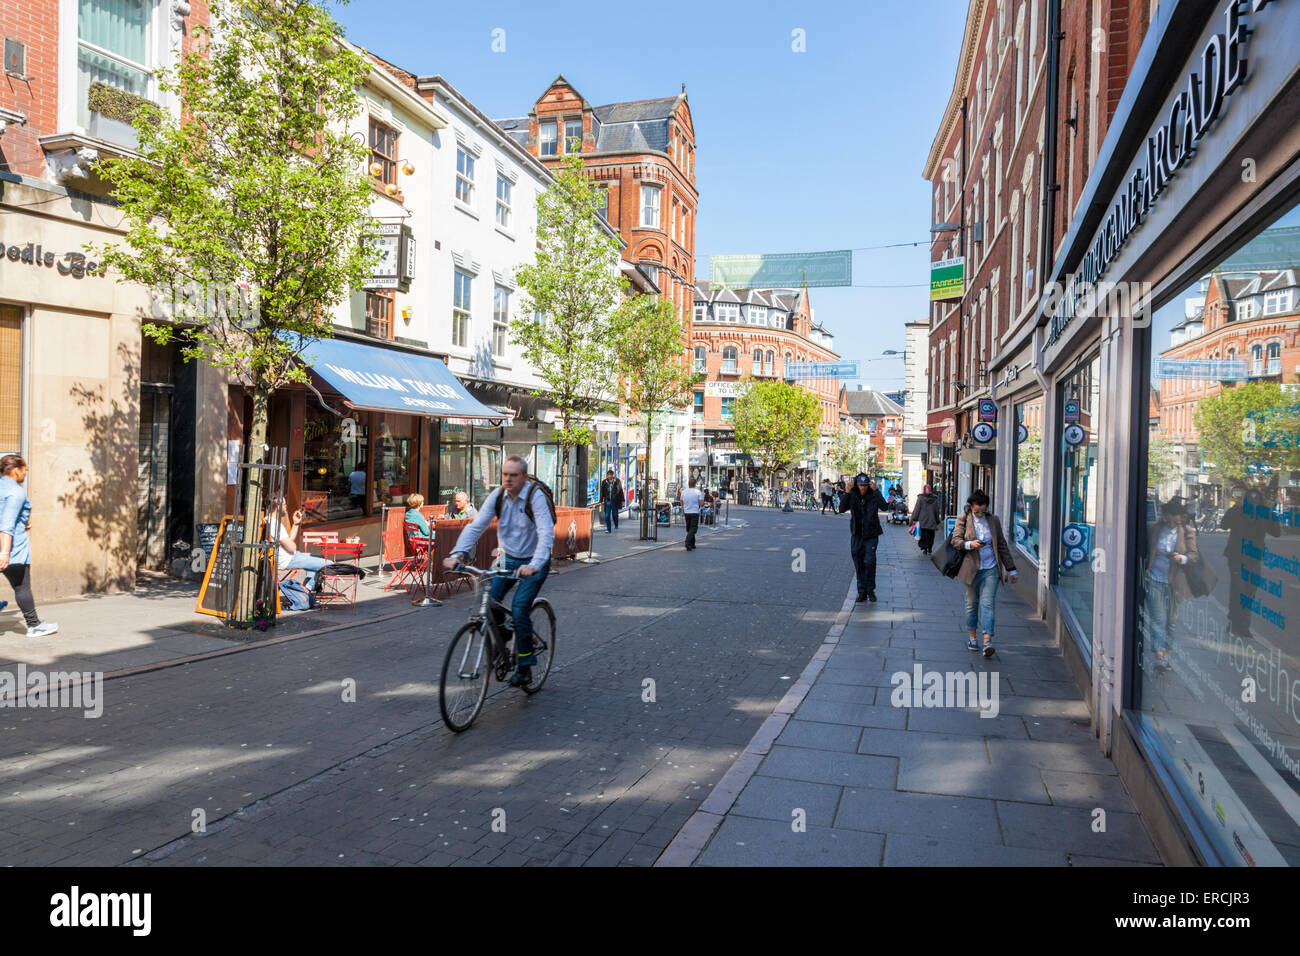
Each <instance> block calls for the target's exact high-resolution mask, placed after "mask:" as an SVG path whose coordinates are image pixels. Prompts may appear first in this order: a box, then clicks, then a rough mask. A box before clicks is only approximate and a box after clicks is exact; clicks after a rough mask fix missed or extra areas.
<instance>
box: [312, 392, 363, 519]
mask: <svg viewBox="0 0 1300 956" xmlns="http://www.w3.org/2000/svg"><path fill="white" fill-rule="evenodd" d="M367 417H368V416H365V415H362V416H361V420H360V421H358V420H357V419H353V418H342V417H340V416H338V415H336V414H334V412H332V411H330V410H329V409H327V408H325V407H324V406H322V405H320V404H319V403H317V402H315V401H311V402H308V404H307V415H306V418H305V420H304V421H303V427H302V438H303V447H302V510H303V523H304V524H312V523H315V522H321V521H335V520H338V519H339V518H359V517H361V516H362V515H364V514H365V506H366V465H367V457H366V456H367V452H368V450H369V448H370V445H369V442H368V441H367V438H366V436H367V434H368V430H367V428H366V425H365V423H364V420H365V418H367Z"/></svg>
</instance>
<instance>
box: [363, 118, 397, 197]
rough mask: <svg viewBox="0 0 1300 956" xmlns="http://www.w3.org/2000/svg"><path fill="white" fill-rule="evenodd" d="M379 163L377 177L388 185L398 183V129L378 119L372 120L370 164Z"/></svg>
mask: <svg viewBox="0 0 1300 956" xmlns="http://www.w3.org/2000/svg"><path fill="white" fill-rule="evenodd" d="M376 164H378V166H379V167H380V170H381V172H380V173H379V175H378V176H376V177H375V179H376V180H378V181H379V182H380V183H383V184H384V185H386V186H395V185H397V130H395V129H393V128H392V127H391V126H385V125H384V124H383V123H381V122H379V120H377V119H371V120H370V165H372V166H374V165H376Z"/></svg>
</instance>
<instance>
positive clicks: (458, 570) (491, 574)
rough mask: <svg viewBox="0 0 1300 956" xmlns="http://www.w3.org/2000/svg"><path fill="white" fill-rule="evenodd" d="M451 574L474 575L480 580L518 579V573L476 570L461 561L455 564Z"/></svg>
mask: <svg viewBox="0 0 1300 956" xmlns="http://www.w3.org/2000/svg"><path fill="white" fill-rule="evenodd" d="M451 573H452V574H474V575H477V576H478V577H481V578H515V579H518V577H519V572H518V571H513V572H511V571H492V570H488V569H484V568H476V567H474V565H472V564H469V563H468V562H464V561H462V562H461V563H459V564H457V565H456V567H454V568H453V569H452V571H451Z"/></svg>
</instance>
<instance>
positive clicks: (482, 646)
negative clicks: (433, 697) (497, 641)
mask: <svg viewBox="0 0 1300 956" xmlns="http://www.w3.org/2000/svg"><path fill="white" fill-rule="evenodd" d="M486 628H487V625H486V624H485V623H483V622H476V621H470V622H468V623H467V624H465V625H464V626H463V627H461V629H460V630H459V631H457V632H456V636H455V637H453V638H452V639H451V646H450V647H448V648H447V656H446V658H444V660H443V662H442V679H441V681H440V682H439V685H438V690H439V694H438V706H439V707H440V708H441V709H442V721H443V723H445V724H446V725H447V728H448V729H449V730H453V731H455V732H456V733H460V732H461V731H462V730H468V729H469V727H470V724H472V723H474V718H476V717H477V716H478V713H479V711H480V710H482V709H483V700H484V698H486V697H487V688H488V679H489V678H490V677H491V674H492V667H491V661H490V656H491V650H490V648H489V645H488V636H487V630H486Z"/></svg>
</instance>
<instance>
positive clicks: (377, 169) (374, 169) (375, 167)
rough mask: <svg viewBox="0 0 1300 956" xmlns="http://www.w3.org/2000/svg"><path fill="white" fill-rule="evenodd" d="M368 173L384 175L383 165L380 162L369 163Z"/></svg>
mask: <svg viewBox="0 0 1300 956" xmlns="http://www.w3.org/2000/svg"><path fill="white" fill-rule="evenodd" d="M370 175H371V176H382V175H384V167H383V164H381V163H371V164H370Z"/></svg>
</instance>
